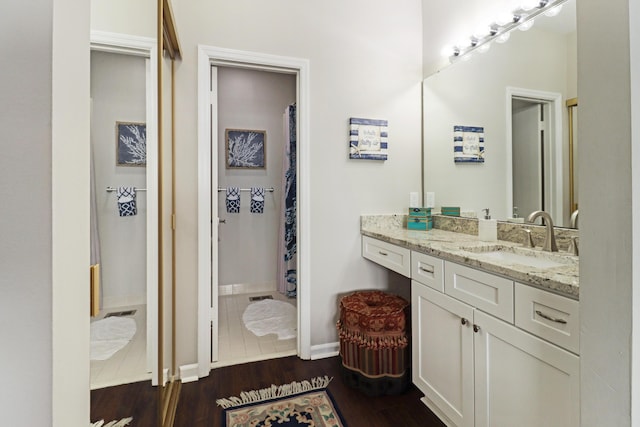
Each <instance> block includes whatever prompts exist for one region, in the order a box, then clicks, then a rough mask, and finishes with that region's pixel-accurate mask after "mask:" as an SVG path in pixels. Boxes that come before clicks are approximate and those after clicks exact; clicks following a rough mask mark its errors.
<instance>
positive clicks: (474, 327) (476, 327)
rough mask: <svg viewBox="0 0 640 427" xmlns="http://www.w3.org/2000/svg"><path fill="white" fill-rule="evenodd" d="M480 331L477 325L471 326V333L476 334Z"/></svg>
mask: <svg viewBox="0 0 640 427" xmlns="http://www.w3.org/2000/svg"><path fill="white" fill-rule="evenodd" d="M479 330H480V326H478V325H475V324H474V325H473V332H478V331H479Z"/></svg>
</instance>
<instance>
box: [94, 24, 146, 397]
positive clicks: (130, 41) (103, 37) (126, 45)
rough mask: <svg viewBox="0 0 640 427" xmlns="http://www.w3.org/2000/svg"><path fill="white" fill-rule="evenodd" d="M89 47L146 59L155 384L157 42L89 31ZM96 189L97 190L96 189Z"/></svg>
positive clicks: (130, 36) (125, 35)
mask: <svg viewBox="0 0 640 427" xmlns="http://www.w3.org/2000/svg"><path fill="white" fill-rule="evenodd" d="M90 41H91V50H92V51H100V52H110V53H119V54H124V55H134V56H141V57H144V58H148V62H147V73H146V107H145V108H146V111H145V116H146V124H147V165H146V174H147V176H146V186H147V217H146V222H147V225H146V230H147V260H146V261H147V268H146V270H147V284H146V286H147V307H146V311H147V357H146V360H147V371H148V372H151V374H152V377H151V378H152V383H153V385H157V384H156V383H157V378H158V375H157V371H158V366H157V363H156V355H157V354H158V339H157V337H158V332H157V331H158V286H157V284H158V143H157V142H158V135H157V129H158V124H157V123H158V109H157V100H158V92H157V88H158V66H157V60H156V58H157V52H156V51H157V48H156V46H157V43H156V40H155V39H153V38H149V37H140V36H132V35H128V34H118V33H109V32H104V31H91V35H90ZM96 191H98V189H97V190H96Z"/></svg>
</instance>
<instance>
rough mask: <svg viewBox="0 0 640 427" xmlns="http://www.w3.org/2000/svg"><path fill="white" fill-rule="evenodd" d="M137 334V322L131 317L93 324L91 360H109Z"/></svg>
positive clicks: (110, 318) (108, 319)
mask: <svg viewBox="0 0 640 427" xmlns="http://www.w3.org/2000/svg"><path fill="white" fill-rule="evenodd" d="M135 334H136V321H135V320H133V319H131V318H129V317H106V318H104V319H100V320H96V321H95V322H91V338H90V344H91V353H90V359H91V360H107V359H108V358H110V357H111V356H113V355H114V354H115V353H116V352H117V351H118V350H120V349H121V348H122V347H124V346H125V345H127V343H128V342H129V341H131V339H132V338H133V336H134V335H135Z"/></svg>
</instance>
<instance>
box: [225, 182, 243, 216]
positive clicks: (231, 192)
mask: <svg viewBox="0 0 640 427" xmlns="http://www.w3.org/2000/svg"><path fill="white" fill-rule="evenodd" d="M227 212H228V213H240V189H239V188H238V187H227Z"/></svg>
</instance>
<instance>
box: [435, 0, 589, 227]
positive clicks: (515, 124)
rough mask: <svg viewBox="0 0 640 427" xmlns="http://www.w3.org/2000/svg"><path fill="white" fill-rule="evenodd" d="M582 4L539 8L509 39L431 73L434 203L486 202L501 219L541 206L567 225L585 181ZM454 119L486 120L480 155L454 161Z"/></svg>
mask: <svg viewBox="0 0 640 427" xmlns="http://www.w3.org/2000/svg"><path fill="white" fill-rule="evenodd" d="M575 11H576V9H575V0H569V1H567V2H565V3H564V4H563V6H562V9H561V11H560V13H559V14H557V15H555V16H545V15H544V14H542V15H540V16H538V17H536V19H535V24H534V25H533V27H532V28H530V29H529V30H528V31H519V30H517V29H516V30H513V31H511V33H510V38H509V39H508V40H507V41H506V42H505V43H497V42H496V41H493V42H492V43H491V46H490V48H489V50H488V51H486V52H483V53H479V52H473V53H472V54H471V56H469V57H468V56H467V55H465V56H463V57H462V58H458V59H457V60H456V61H455V62H453V63H452V64H450V65H449V66H447V67H445V68H443V69H442V70H440V71H439V72H437V73H435V74H433V75H432V76H429V77H427V78H426V79H425V81H424V94H423V96H424V99H423V102H424V140H423V143H424V147H423V155H424V159H423V168H424V170H423V175H424V191H425V193H427V192H433V193H435V205H436V207H438V206H459V207H460V208H461V210H463V211H471V212H475V213H476V214H477V215H480V213H481V212H482V209H485V208H489V209H490V211H491V213H492V217H493V218H497V219H499V220H502V219H507V218H512V217H513V216H514V212H515V215H517V216H519V217H526V216H527V215H528V214H529V213H531V212H532V211H534V210H538V209H542V210H545V211H547V212H549V213H550V214H551V215H552V217H553V219H554V223H555V224H556V225H559V226H566V227H568V226H569V225H570V218H571V214H572V212H573V211H574V210H575V209H577V199H575V197H577V192H576V191H575V189H576V188H577V185H578V183H577V182H574V181H575V180H574V179H573V178H574V177H577V171H575V170H574V168H570V163H571V159H572V156H575V154H576V153H575V152H574V151H571V152H570V149H569V144H570V142H569V137H570V126H569V124H570V123H569V111H570V110H569V108H568V104H567V100H569V99H572V98H577V96H578V95H577V53H576V52H577V47H576V46H577V43H576V15H575ZM572 108H573V110H572V111H573V113H574V114H573V119H574V120H575V118H576V117H577V114H576V111H575V106H573V107H572ZM454 126H467V127H470V128H478V127H481V128H483V129H482V130H483V135H484V150H485V151H484V154H483V156H482V157H483V161H482V162H465V163H463V162H458V163H456V162H454ZM574 147H577V144H576V145H574ZM573 164H577V163H576V162H573ZM571 185H573V190H572V188H570V186H571ZM572 192H573V194H574V195H576V196H575V197H574V205H573V206H570V204H571V201H570V194H571V193H572ZM425 196H426V194H425ZM425 200H426V197H425Z"/></svg>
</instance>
